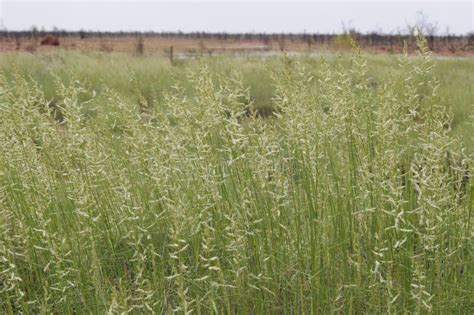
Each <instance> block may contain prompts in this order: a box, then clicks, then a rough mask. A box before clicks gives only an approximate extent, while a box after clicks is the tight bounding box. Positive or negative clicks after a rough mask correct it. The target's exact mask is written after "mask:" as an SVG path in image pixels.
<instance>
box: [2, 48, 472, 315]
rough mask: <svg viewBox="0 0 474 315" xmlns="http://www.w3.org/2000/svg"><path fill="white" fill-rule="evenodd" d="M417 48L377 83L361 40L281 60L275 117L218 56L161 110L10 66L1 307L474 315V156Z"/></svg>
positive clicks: (5, 102) (71, 79)
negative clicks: (473, 166)
mask: <svg viewBox="0 0 474 315" xmlns="http://www.w3.org/2000/svg"><path fill="white" fill-rule="evenodd" d="M420 47H421V54H422V57H421V58H420V59H409V58H407V57H402V58H400V60H399V64H400V66H399V71H397V72H396V75H394V76H393V77H392V78H390V79H388V80H387V81H385V82H381V83H380V84H379V85H378V87H377V88H374V87H373V86H372V85H371V82H370V79H369V77H368V75H367V65H366V61H365V60H364V59H363V58H362V57H361V56H360V54H359V53H358V52H357V49H356V50H355V53H354V56H353V57H352V59H351V65H350V67H349V68H347V67H345V66H344V67H343V66H342V65H341V64H340V63H337V64H336V65H332V64H329V63H326V62H325V61H324V60H322V61H321V62H320V63H319V64H317V65H315V66H314V67H315V68H313V69H307V64H302V63H299V62H298V60H295V59H289V58H285V59H284V60H283V61H282V65H281V66H280V67H278V69H277V70H276V71H275V72H274V73H273V74H272V77H273V80H274V82H273V83H274V86H275V95H274V98H273V103H274V104H273V106H274V108H275V116H274V117H272V118H268V119H262V118H260V117H257V116H256V115H252V102H251V100H250V97H249V93H248V90H247V89H246V88H245V86H244V85H243V84H242V79H241V75H240V74H239V73H238V72H237V71H232V72H230V73H228V74H227V75H218V76H216V75H214V74H213V73H212V72H211V70H210V69H209V68H208V67H207V65H206V64H205V63H202V64H201V66H200V68H199V69H198V70H197V71H195V72H194V73H192V74H190V77H189V80H190V82H191V86H192V93H191V95H192V96H191V97H189V93H188V92H186V91H185V90H184V89H183V88H182V87H181V86H179V85H176V86H174V87H173V88H172V89H169V90H167V91H166V93H165V94H164V95H163V97H162V99H161V100H160V102H158V103H155V104H154V106H153V107H149V106H148V107H146V106H144V104H143V103H142V102H141V101H139V102H130V101H128V100H127V99H123V98H122V97H121V96H119V95H118V94H116V92H114V91H113V90H112V89H108V88H107V86H103V87H101V94H100V96H97V94H96V93H95V92H94V91H91V90H89V89H88V88H86V86H84V84H82V83H81V82H80V80H78V79H77V78H76V77H75V75H74V74H72V73H70V74H69V75H68V78H67V80H60V79H59V78H57V80H56V83H55V87H56V91H55V95H57V99H56V102H55V104H54V106H51V104H49V103H48V99H46V98H45V97H44V95H43V92H42V91H41V89H40V88H39V87H38V86H37V84H36V83H35V82H34V81H32V80H31V79H29V78H24V77H22V76H21V75H17V76H15V77H14V78H13V79H9V80H4V79H3V80H2V82H1V85H0V141H1V144H2V146H1V150H0V226H1V230H0V310H1V312H3V313H19V312H23V313H40V312H43V313H104V312H107V311H108V312H110V313H124V312H125V313H127V312H130V313H137V314H138V313H151V312H156V313H168V312H182V313H190V312H192V311H193V312H196V313H204V314H207V313H211V312H215V313H287V312H288V313H290V312H291V313H332V312H344V313H387V312H389V313H408V312H410V313H411V312H417V313H424V312H429V311H433V312H436V313H448V312H453V311H454V312H456V313H468V312H470V311H472V309H473V307H474V302H473V300H472V297H473V296H474V278H473V276H474V275H473V272H474V264H473V254H474V253H473V250H474V249H473V241H474V240H473V232H472V223H473V219H472V215H471V212H472V198H473V197H472V193H471V188H470V182H469V172H470V169H469V159H468V157H466V156H465V155H464V154H463V152H462V148H461V147H462V145H461V144H460V143H459V141H458V140H456V139H454V138H452V137H451V136H450V133H449V128H450V123H451V119H450V114H449V111H448V110H446V109H445V108H444V107H443V106H440V104H441V103H440V100H439V97H438V95H437V93H438V87H439V83H438V81H437V80H436V78H435V77H434V76H433V64H432V62H431V61H430V59H429V53H428V51H426V48H425V46H424V41H423V40H420ZM315 72H317V76H313V74H314V73H315ZM129 82H130V88H132V89H133V88H134V87H136V85H137V81H136V78H135V77H134V76H133V75H132V77H131V78H130V81H129ZM97 98H99V99H97ZM138 99H139V100H143V99H144V97H142V96H139V97H138ZM145 107H146V108H145Z"/></svg>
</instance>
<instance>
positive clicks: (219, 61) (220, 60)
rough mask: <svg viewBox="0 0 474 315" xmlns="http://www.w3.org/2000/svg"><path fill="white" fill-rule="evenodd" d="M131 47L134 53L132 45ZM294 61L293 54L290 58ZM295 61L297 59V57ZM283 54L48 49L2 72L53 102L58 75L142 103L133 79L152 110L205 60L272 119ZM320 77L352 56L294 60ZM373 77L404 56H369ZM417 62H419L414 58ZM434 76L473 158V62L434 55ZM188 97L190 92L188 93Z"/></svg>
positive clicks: (20, 57) (11, 60)
mask: <svg viewBox="0 0 474 315" xmlns="http://www.w3.org/2000/svg"><path fill="white" fill-rule="evenodd" d="M127 47H129V48H130V45H128V46H127ZM289 54H290V55H292V53H291V52H289ZM293 55H294V54H293ZM281 56H283V54H282V53H278V54H276V55H272V56H267V55H263V56H262V55H259V54H258V53H257V54H254V55H252V56H247V57H245V56H240V57H238V58H235V57H230V56H228V55H226V56H219V57H212V58H211V57H208V56H207V57H204V59H182V60H174V61H173V62H170V60H169V59H168V58H167V57H162V56H154V55H151V56H150V55H145V56H137V55H136V54H132V55H131V54H129V53H117V52H112V53H106V52H101V51H92V52H81V51H77V50H65V49H63V48H59V49H58V48H56V47H54V48H53V47H46V48H45V49H44V51H42V52H41V53H36V54H31V53H26V52H20V53H16V52H9V53H3V54H1V55H0V67H1V69H3V72H4V73H5V74H6V75H7V76H8V75H9V74H10V73H11V72H12V71H13V70H14V69H15V71H19V72H20V73H21V74H22V75H25V76H31V78H33V79H34V80H36V81H37V82H38V83H39V85H40V87H41V89H42V90H43V91H44V93H45V97H46V98H47V99H49V100H52V101H54V99H55V93H56V88H55V86H54V80H53V79H54V75H58V76H59V77H61V78H64V79H66V78H67V77H68V76H69V72H73V73H75V74H77V75H78V76H79V78H81V79H82V80H84V82H86V84H87V85H88V88H90V89H93V90H95V91H96V92H97V93H100V91H101V89H102V88H103V87H104V86H107V87H110V88H113V89H114V90H115V91H116V92H117V93H118V94H120V95H121V96H123V97H125V98H126V99H128V100H130V101H132V102H138V101H139V98H140V95H139V94H138V93H137V89H136V88H135V87H134V86H131V85H130V76H131V74H133V75H134V76H136V79H137V80H138V90H139V91H140V93H141V94H142V96H144V97H145V98H146V99H147V102H148V103H149V105H150V106H153V105H154V103H155V105H156V104H157V103H159V102H160V100H161V99H162V94H163V92H164V91H167V90H169V88H170V87H172V86H173V85H174V84H175V83H179V84H182V85H183V86H184V87H188V88H189V87H190V86H191V82H190V81H189V78H188V74H189V73H190V72H192V71H195V70H196V69H198V68H199V66H200V65H201V64H202V62H203V61H202V60H205V63H206V64H208V66H209V67H211V69H212V73H214V74H215V75H217V74H226V73H229V72H230V71H231V70H232V69H238V70H239V71H241V73H242V76H243V84H244V85H245V86H246V87H248V88H249V93H250V98H251V100H252V101H253V103H254V105H255V107H256V108H257V109H259V111H260V113H262V115H264V116H268V115H270V114H271V112H272V110H273V109H274V108H273V105H272V97H273V95H274V86H273V85H272V82H271V78H270V73H271V70H272V69H273V70H274V69H277V68H279V67H281V62H280V58H281ZM295 56H297V57H298V59H299V60H300V61H301V62H302V63H304V64H306V65H307V67H308V68H310V69H312V70H310V71H313V72H314V75H315V76H317V71H318V70H319V69H318V63H319V61H320V59H321V58H324V59H325V60H328V62H330V63H332V64H334V63H335V62H336V60H340V61H341V62H342V63H343V64H345V65H346V66H350V60H349V57H350V52H347V51H346V50H342V51H336V52H328V51H327V50H323V51H317V52H300V53H299V54H297V55H295ZM364 57H365V58H367V60H368V71H369V76H370V78H371V82H372V84H373V87H374V88H376V87H377V85H378V83H379V82H383V81H384V80H385V79H387V78H388V77H390V76H393V75H396V74H397V71H398V70H397V68H396V65H397V63H398V61H397V58H398V57H399V55H393V54H381V53H377V54H371V53H365V54H364ZM412 58H414V59H416V58H417V57H416V55H415V54H414V55H413V56H412ZM433 62H434V64H435V74H436V76H437V78H438V79H439V80H440V83H441V85H440V87H439V95H440V96H441V100H442V102H443V105H444V106H448V107H450V108H452V110H453V114H454V116H453V122H452V129H453V133H454V135H456V136H459V137H461V138H462V140H463V142H464V143H465V145H466V149H467V150H468V152H471V153H472V152H473V151H474V137H473V135H474V125H473V122H472V116H473V115H474V89H473V88H472V87H473V86H474V57H454V56H451V57H448V56H443V55H434V56H433ZM188 91H189V89H188Z"/></svg>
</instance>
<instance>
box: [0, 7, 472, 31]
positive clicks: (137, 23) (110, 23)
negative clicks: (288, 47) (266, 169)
mask: <svg viewBox="0 0 474 315" xmlns="http://www.w3.org/2000/svg"><path fill="white" fill-rule="evenodd" d="M473 2H474V1H473V0H467V1H466V0H464V1H446V0H445V1H428V0H415V1H406V0H405V1H393V0H392V1H384V0H378V1H357V0H354V1H350V0H345V1H327V0H326V1H309V0H307V1H270V0H263V1H262V0H260V1H242V0H241V1H236V0H233V1H226V0H221V1H199V0H195V1H192V0H188V1H182V0H181V1H180V0H178V1H176V0H175V1H160V0H156V1H152V0H147V1H146V0H145V1H144V0H142V1H133V2H132V1H109V0H102V1H77V0H75V1H67V0H62V1H41V0H30V1H21V0H16V1H14V0H0V27H2V24H3V27H4V28H7V29H9V30H27V29H29V28H30V27H31V26H32V25H35V26H37V27H38V28H40V29H41V28H45V29H46V30H51V29H52V28H53V27H54V26H56V27H58V28H60V29H66V30H80V29H85V30H102V31H118V30H124V31H148V30H152V31H179V30H180V31H183V32H191V31H210V32H220V31H226V32H304V31H306V32H316V33H337V32H341V31H342V30H343V25H344V27H345V28H346V29H348V28H355V29H357V30H358V31H361V32H370V31H383V32H397V30H401V31H403V30H405V29H406V26H407V25H413V24H415V23H416V21H417V20H419V19H420V13H419V12H423V14H424V18H423V19H424V20H425V21H428V22H430V23H435V22H436V23H437V26H438V27H437V29H438V33H439V34H444V33H446V31H447V30H449V32H450V33H456V34H466V33H469V32H472V31H473V30H474V27H473V16H474V8H473V7H474V6H473Z"/></svg>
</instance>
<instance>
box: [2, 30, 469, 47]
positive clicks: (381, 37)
mask: <svg viewBox="0 0 474 315" xmlns="http://www.w3.org/2000/svg"><path fill="white" fill-rule="evenodd" d="M48 34H52V35H54V36H57V37H79V38H80V39H86V38H102V37H107V38H121V37H142V38H182V39H194V40H224V41H242V40H246V41H260V42H263V43H270V42H274V41H277V42H282V41H290V42H304V43H306V44H307V45H308V47H310V46H311V45H313V44H314V45H318V44H319V45H320V44H322V45H324V44H333V43H335V42H336V43H337V42H341V41H342V42H343V41H344V40H348V39H349V38H350V37H352V38H354V39H355V40H356V41H357V42H358V44H359V45H361V46H362V47H364V46H387V47H392V46H396V45H400V44H403V42H404V41H407V42H408V43H410V42H411V43H413V41H414V36H413V35H408V34H380V33H376V32H372V33H365V34H363V33H359V32H355V31H350V32H345V33H343V34H319V33H225V32H218V33H209V32H189V33H184V32H180V31H178V32H152V31H148V32H125V31H119V32H98V31H83V30H81V31H65V30H58V29H56V30H53V31H45V30H38V29H36V28H33V29H32V30H28V31H8V30H3V31H0V37H1V38H4V39H5V38H6V39H15V38H17V39H18V38H28V39H31V38H42V37H44V36H47V35H48ZM426 37H427V39H428V43H429V45H430V47H431V48H432V49H434V50H436V48H437V47H441V46H443V47H450V46H453V45H455V46H456V47H457V48H459V47H464V48H469V49H474V33H470V34H468V35H449V34H448V35H431V34H426ZM453 47H454V46H453Z"/></svg>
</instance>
